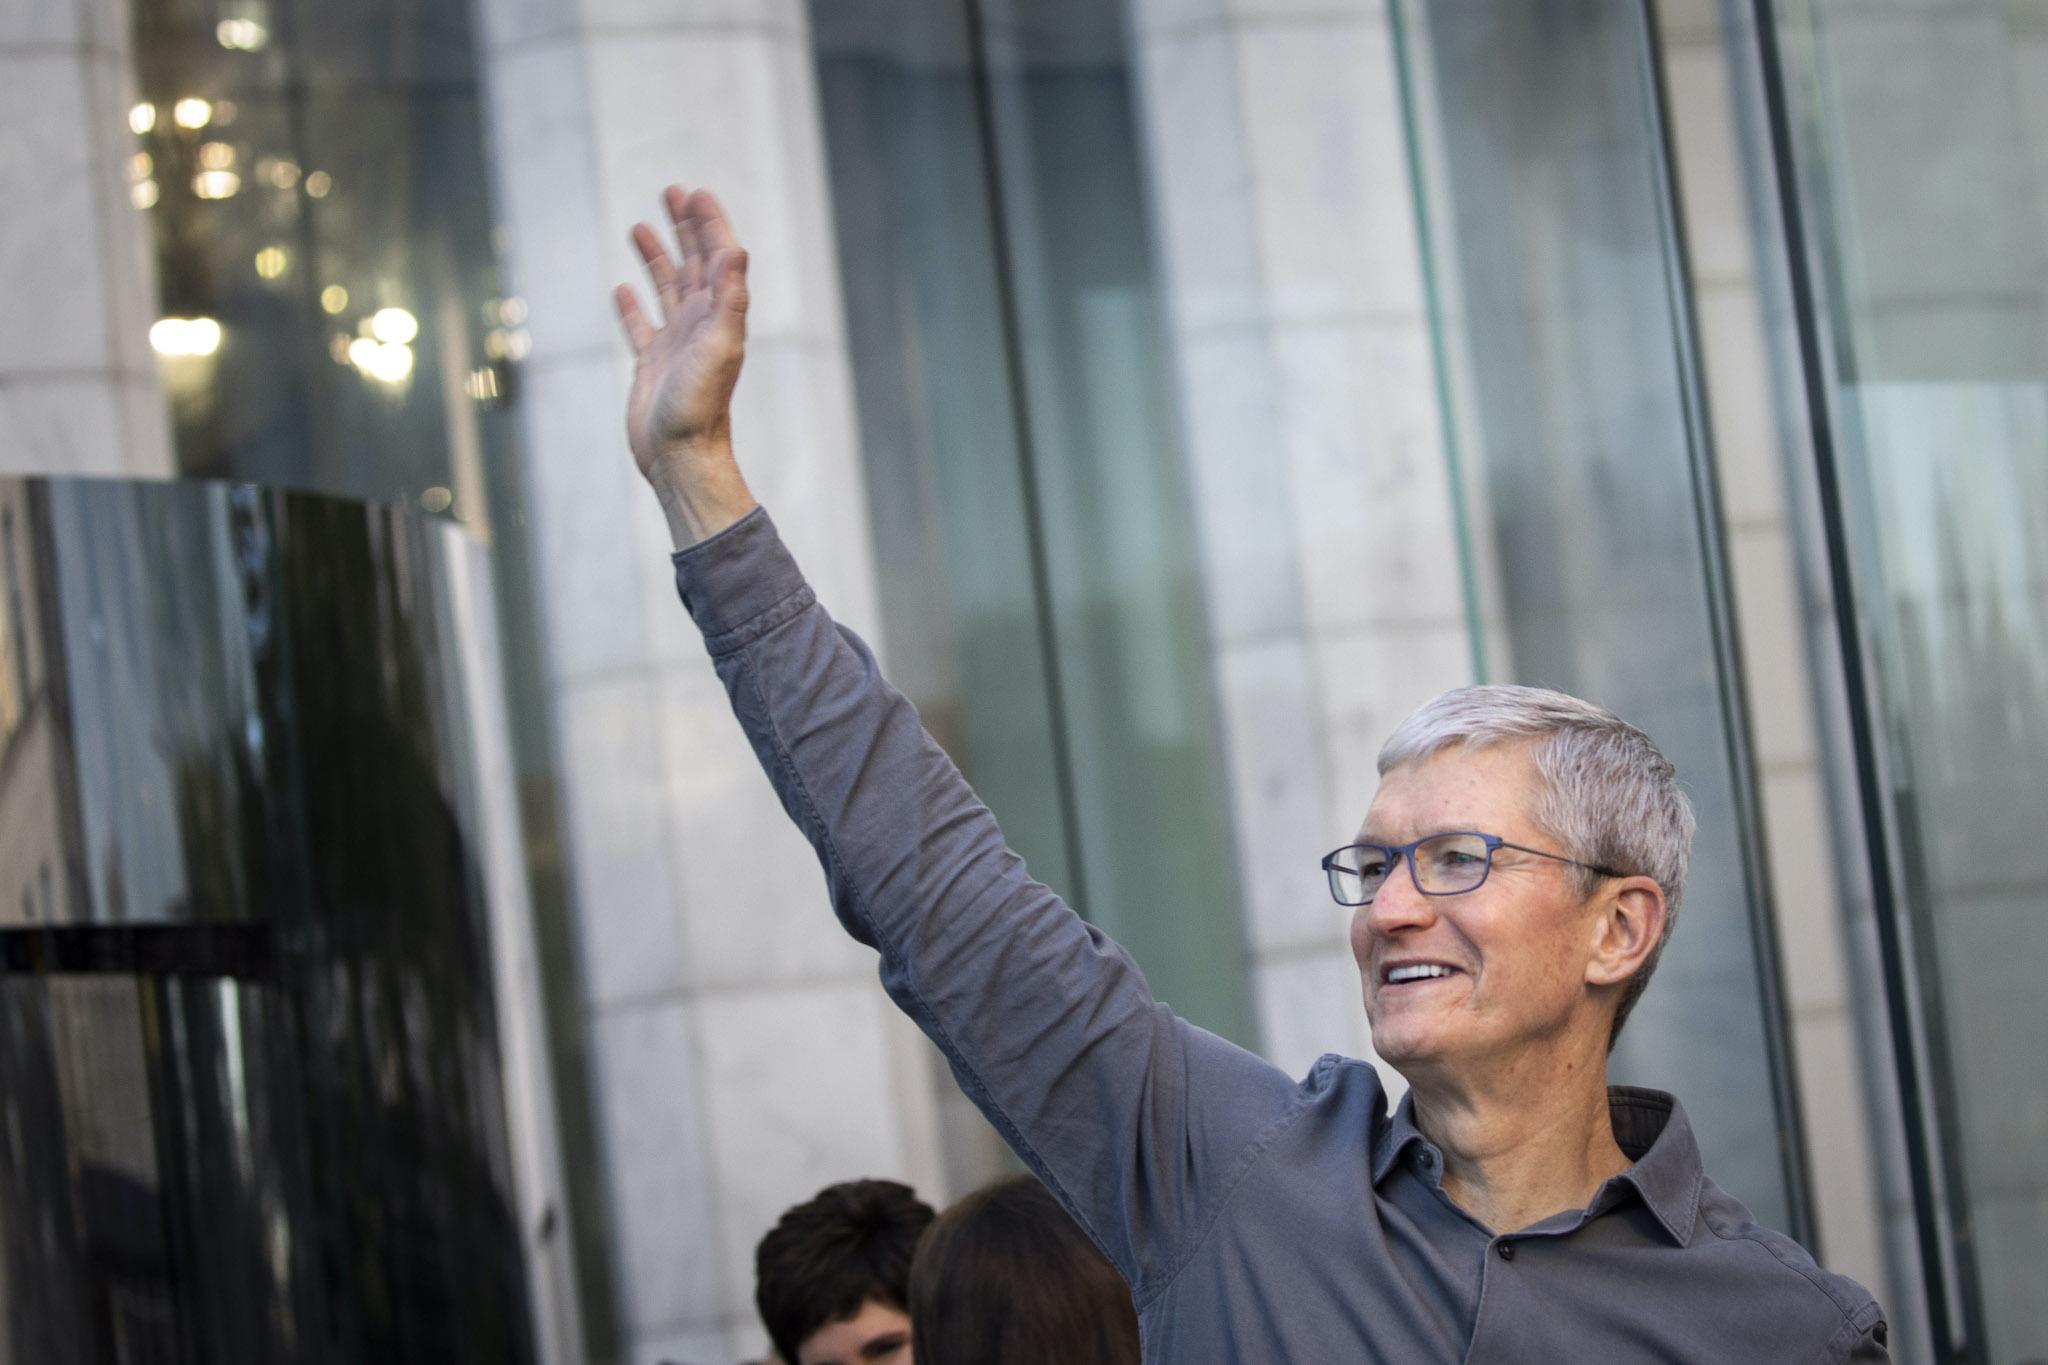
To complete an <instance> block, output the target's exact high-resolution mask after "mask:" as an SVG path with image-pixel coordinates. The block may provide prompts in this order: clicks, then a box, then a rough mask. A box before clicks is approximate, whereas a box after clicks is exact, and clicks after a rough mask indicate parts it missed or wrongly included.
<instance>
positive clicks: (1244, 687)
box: [1216, 636, 1349, 953]
mask: <svg viewBox="0 0 2048 1365" xmlns="http://www.w3.org/2000/svg"><path fill="white" fill-rule="evenodd" d="M1216 678H1217V701H1218V703H1219V705H1220V707H1221V710H1222V717H1223V734H1224V751H1225V755H1226V759H1227V761H1228V764H1229V790H1230V797H1231V810H1232V817H1233V823H1234V827H1235V830H1236V835H1237V845H1238V867H1239V871H1240V876H1241V879H1242V881H1243V884H1244V896H1243V901H1242V905H1243V912H1244V916H1245V920H1246V924H1245V930H1246V935H1247V937H1248V938H1249V939H1250V941H1251V944H1252V949H1253V952H1254V953H1262V952H1265V951H1269V950H1273V949H1278V948H1284V947H1291V946H1300V945H1303V944H1316V943H1324V944H1326V943H1328V942H1330V941H1331V940H1332V939H1333V938H1338V937H1341V936H1342V934H1343V932H1344V925H1345V921H1346V913H1345V911H1344V909H1343V907H1341V906H1339V905H1338V904H1336V902H1335V901H1333V900H1331V899H1330V896H1329V894H1328V892H1327V890H1326V889H1325V878H1324V876H1323V874H1322V871H1321V870H1320V868H1319V867H1318V866H1317V864H1318V862H1319V861H1320V860H1321V858H1322V855H1323V854H1325V853H1327V852H1329V851H1330V850H1331V849H1333V848H1335V847H1336V846H1337V845H1338V844H1340V843H1343V842H1344V841H1345V839H1346V838H1347V837H1348V829H1349V827H1348V826H1346V827H1341V828H1340V825H1341V822H1340V821H1338V820H1336V819H1334V818H1333V817H1332V816H1331V814H1330V812H1329V810H1328V809H1327V808H1326V807H1325V806H1324V804H1323V797H1324V792H1325V790H1326V787H1327V779H1326V777H1325V774H1324V771H1323V769H1324V764H1325V763H1326V762H1327V761H1328V755H1326V754H1325V753H1324V751H1323V745H1322V742H1321V740H1322V735H1321V732H1320V730H1319V727H1318V725H1317V716H1316V712H1317V708H1316V695H1315V677H1314V672H1313V669H1312V667H1311V661H1310V654H1309V649H1308V646H1307V644H1306V643H1305V642H1304V641H1303V640H1301V639H1300V638H1299V637H1291V636H1274V637H1271V638H1268V639H1265V640H1260V641H1256V642H1247V643H1244V644H1238V645H1233V646H1230V647H1228V648H1226V649H1224V650H1223V651H1221V652H1220V653H1219V654H1218V655H1217V659H1216Z"/></svg>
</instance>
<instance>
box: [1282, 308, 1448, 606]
mask: <svg viewBox="0 0 2048 1365" xmlns="http://www.w3.org/2000/svg"><path fill="white" fill-rule="evenodd" d="M1275 354H1276V359H1277V362H1278V365H1279V368H1280V373H1281V394H1282V412H1283V414H1284V415H1283V418H1282V422H1283V425H1284V428H1285V430H1286V433H1287V448H1288V454H1289V460H1288V464H1289V471H1290V478H1291V480H1292V492H1293V494H1294V499H1295V523H1296V526H1297V527H1298V528H1299V531H1298V534H1299V535H1300V547H1301V549H1300V554H1301V571H1302V581H1303V585H1304V596H1305V599H1306V603H1307V614H1308V618H1309V620H1310V622H1311V623H1312V624H1313V625H1314V626H1316V627H1318V628H1320V629H1329V630H1341V629H1348V628H1352V627H1356V626H1358V625H1361V624H1364V623H1367V622H1373V621H1404V622H1421V621H1429V622H1444V621H1461V620H1462V618H1463V615H1464V595H1463V586H1462V578H1461V569H1460V565H1459V559H1458V542H1457V532H1456V526H1455V522H1454V520H1453V516H1452V507H1451V501H1450V489H1449V484H1448V480H1447V477H1446V467H1445V464H1444V455H1443V442H1442V435H1441V427H1440V423H1439V418H1438V415H1437V410H1436V404H1435V394H1436V388H1435V384H1434V382H1433V375H1434V366H1433V362H1432V360H1431V356H1430V350H1429V337H1428V332H1427V330H1426V328H1425V326H1424V325H1423V324H1422V323H1421V322H1419V321H1397V322H1354V323H1329V324H1322V325H1316V326H1307V325H1292V326H1288V327H1286V328H1284V329H1283V330H1282V331H1281V333H1280V335H1279V336H1278V338H1277V339H1276V345H1275Z"/></svg>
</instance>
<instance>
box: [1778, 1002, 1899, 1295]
mask: <svg viewBox="0 0 2048 1365" xmlns="http://www.w3.org/2000/svg"><path fill="white" fill-rule="evenodd" d="M1792 1046H1793V1050H1794V1064H1795V1065H1796V1066H1797V1067H1798V1070H1799V1085H1800V1093H1801V1100H1802V1103H1803V1104H1804V1105H1805V1107H1806V1109H1807V1110H1808V1111H1809V1112H1811V1113H1812V1114H1813V1115H1814V1116H1815V1117H1816V1118H1817V1119H1818V1120H1820V1124H1819V1126H1818V1127H1817V1128H1814V1129H1811V1130H1810V1131H1809V1132H1808V1135H1807V1137H1808V1142H1807V1146H1808V1149H1809V1156H1808V1163H1807V1175H1808V1179H1809V1181H1810V1182H1811V1184H1812V1194H1813V1206H1814V1213H1815V1217H1816V1220H1817V1221H1818V1223H1819V1227H1820V1254H1821V1257H1822V1258H1823V1264H1825V1265H1826V1266H1827V1268H1828V1269H1830V1270H1832V1271H1835V1272H1836V1273H1838V1274H1842V1275H1847V1276H1849V1277H1850V1278H1851V1279H1854V1280H1856V1281H1857V1282H1858V1283H1859V1284H1862V1285H1864V1286H1866V1287H1868V1288H1871V1289H1872V1290H1873V1292H1875V1291H1876V1290H1878V1289H1881V1288H1882V1287H1883V1285H1884V1283H1885V1281H1886V1278H1887V1271H1886V1266H1885V1259H1884V1252H1883V1245H1882V1240H1881V1239H1882V1233H1881V1231H1880V1228H1879V1210H1878V1202H1877V1171H1876V1167H1875V1164H1874V1162H1873V1161H1872V1158H1871V1133H1870V1130H1869V1129H1868V1128H1867V1127H1866V1126H1865V1125H1863V1124H1859V1123H1844V1122H1840V1121H1838V1120H1837V1121H1830V1120H1831V1116H1833V1115H1853V1114H1856V1113H1858V1112H1860V1111H1861V1109H1862V1107H1863V1078H1862V1074H1861V1061H1860V1058H1859V1057H1858V1056H1857V1044H1856V1035H1855V1024H1854V1022H1853V1020H1851V1018H1850V1017H1849V1015H1848V1014H1847V1013H1846V1012H1844V1011H1842V1010H1827V1011H1819V1012H1812V1013H1807V1014H1805V1015H1803V1016H1802V1017H1801V1018H1800V1020H1799V1023H1798V1026H1797V1027H1796V1028H1795V1029H1794V1030H1793V1034H1792Z"/></svg>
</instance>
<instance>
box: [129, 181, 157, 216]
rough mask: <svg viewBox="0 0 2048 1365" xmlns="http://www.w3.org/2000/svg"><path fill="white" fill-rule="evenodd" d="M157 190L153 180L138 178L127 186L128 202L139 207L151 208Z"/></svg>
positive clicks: (154, 201) (153, 206) (154, 202)
mask: <svg viewBox="0 0 2048 1365" xmlns="http://www.w3.org/2000/svg"><path fill="white" fill-rule="evenodd" d="M158 193H159V191H158V190H157V187H156V181H154V180H138V181H136V182H135V183H134V184H132V185H130V186H129V187H128V202H129V203H131V204H133V205H135V207H136V208H139V209H153V208H155V207H156V201H157V196H158Z"/></svg>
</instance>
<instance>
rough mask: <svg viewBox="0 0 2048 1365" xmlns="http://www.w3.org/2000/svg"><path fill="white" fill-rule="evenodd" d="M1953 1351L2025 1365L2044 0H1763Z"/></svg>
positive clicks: (2040, 1183) (2042, 1310)
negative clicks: (1891, 869) (1913, 1039)
mask: <svg viewBox="0 0 2048 1365" xmlns="http://www.w3.org/2000/svg"><path fill="white" fill-rule="evenodd" d="M1777 15H1778V21H1779V23H1778V27H1779V33H1780V37H1781V42H1782V50H1783V52H1784V57H1785V83H1786V92H1785V93H1786V95H1787V98H1788V99H1789V100H1790V101H1791V104H1792V112H1793V118H1792V120H1791V123H1792V127H1793V128H1794V129H1795V130H1796V132H1797V136H1798V139H1799V140H1798V142H1797V144H1796V146H1795V148H1794V151H1795V153H1796V161H1797V167H1798V170H1799V173H1800V192H1801V197H1802V201H1803V202H1802V205H1801V207H1802V209H1803V211H1804V214H1805V217H1806V221H1807V223H1808V225H1809V230H1810V231H1809V236H1810V245H1811V248H1812V250H1813V251H1814V252H1815V255H1816V260H1817V261H1818V264H1819V268H1820V273H1821V294H1822V297H1823V300H1824V307H1825V309H1826V312H1825V315H1824V316H1822V317H1820V318H1818V319H1815V320H1814V322H1815V323H1816V325H1817V326H1818V327H1819V328H1820V329H1821V330H1822V332H1823V333H1824V334H1825V337H1826V339H1827V341H1828V342H1829V359H1830V360H1831V362H1832V364H1831V366H1830V368H1829V372H1828V373H1827V374H1826V376H1825V382H1826V390H1825V392H1824V393H1822V394H1820V395H1817V396H1816V399H1817V401H1824V402H1826V403H1827V404H1828V405H1829V409H1830V413H1831V415H1832V417H1833V419H1834V423H1833V425H1834V429H1835V433H1836V441H1837V450H1836V457H1837V462H1838V465H1839V470H1840V476H1841V481H1842V485H1843V489H1842V491H1843V505H1844V515H1845V519H1846V522H1847V525H1846V526H1845V527H1844V530H1845V531H1846V533H1847V539H1848V544H1849V548H1850V550H1851V561H1852V562H1851V568H1852V573H1853V580H1854V581H1853V584H1852V585H1848V586H1849V587H1850V588H1851V590H1852V591H1853V595H1854V597H1853V600H1854V606H1855V612H1856V616H1857V620H1858V622H1859V624H1860V626H1861V629H1862V631H1863V635H1864V639H1865V641H1866V643H1867V646H1868V650H1869V655H1870V659H1871V662H1872V664H1873V665H1874V667H1875V673H1876V676H1875V679H1874V682H1873V685H1872V691H1873V694H1874V695H1873V701H1874V702H1875V715H1874V718H1873V724H1874V725H1875V726H1876V728H1877V731H1878V733H1876V734H1875V735H1873V736H1871V737H1870V738H1871V739H1872V740H1874V741H1875V743H1876V745H1877V747H1878V751H1879V753H1880V755H1881V759H1882V763H1881V767H1882V770H1883V772H1884V773H1885V775H1886V777H1887V779H1888V783H1889V789H1888V791H1887V792H1886V797H1887V799H1888V801H1889V809H1888V810H1887V812H1886V817H1887V819H1888V820H1889V821H1890V822H1891V824H1892V827H1893V832H1894V836H1895V838H1896V840H1897V844H1896V853H1897V856H1898V859H1899V863H1900V871H1901V872H1902V874H1903V878H1902V886H1901V894H1900V901H1901V909H1902V911H1903V913H1904V914H1905V916H1906V917H1907V924H1906V932H1905V936H1904V938H1905V942H1906V944H1907V951H1908V952H1909V954H1910V957H1911V963H1910V966H1911V970H1912V977H1913V980H1914V981H1915V983H1916V984H1917V986H1918V988H1919V991H1920V996H1919V1000H1918V1002H1917V1003H1918V1005H1919V1006H1920V1009H1921V1012H1922V1018H1923V1021H1924V1023H1925V1025H1926V1030H1927V1032H1926V1037H1925V1039H1924V1041H1925V1044H1926V1052H1927V1056H1928V1058H1929V1061H1930V1064H1931V1067H1930V1069H1931V1074H1930V1076H1929V1078H1928V1079H1929V1083H1930V1086H1931V1088H1932V1090H1933V1095H1932V1097H1931V1099H1930V1108H1931V1110H1932V1114H1933V1117H1934V1118H1935V1121H1936V1122H1937V1123H1938V1124H1939V1127H1940V1131H1941V1135H1942V1138H1943V1143H1944V1146H1945V1148H1946V1150H1945V1152H1944V1154H1943V1155H1944V1156H1945V1158H1946V1159H1945V1162H1944V1171H1943V1174H1944V1175H1945V1176H1946V1178H1947V1182H1948V1196H1949V1214H1950V1217H1951V1218H1952V1220H1953V1226H1952V1227H1951V1228H1950V1229H1949V1237H1948V1239H1947V1240H1948V1243H1949V1245H1950V1246H1951V1247H1952V1249H1953V1251H1954V1254H1955V1256H1956V1258H1957V1265H1956V1269H1957V1270H1958V1271H1959V1272H1960V1277H1961V1285H1962V1288H1963V1290H1964V1318H1965V1322H1964V1324H1963V1325H1964V1327H1965V1329H1966V1331H1967V1332H1968V1334H1969V1336H1970V1338H1971V1350H1970V1355H1971V1358H1972V1359H1981V1360H2019V1359H2026V1358H2032V1357H2035V1356H2040V1355H2042V1354H2044V1353H2048V1299H2044V1298H2043V1296H2042V1295H2041V1294H2040V1292H2039V1286H2040V1285H2041V1283H2042V1282H2043V1280H2044V1278H2048V1163H2044V1160H2043V1155H2042V1154H2043V1153H2044V1152H2048V1107H2044V1106H2043V1105H2042V1104H2041V1102H2040V1100H2039V1096H2040V1095H2041V1094H2042V1093H2044V1092H2048V1007H2044V1005H2043V1004H2042V997H2041V992H2040V990H2039V988H2038V985H2037V983H2036V981H2035V976H2036V968H2037V966H2038V964H2040V963H2041V962H2043V961H2048V843H2044V841H2043V840H2042V839H2041V837H2040V832H2039V824H2040V821H2039V819H2038V814H2037V813H2038V809H2039V804H2040V802H2039V790H2040V785H2041V773H2042V772H2043V771H2044V769H2048V550H2044V548H2043V542H2042V537H2041V531H2042V528H2043V527H2044V526H2048V2H2044V0H1956V2H1955V3H1949V4H1942V5H1915V6H1881V7H1870V6H1862V5H1855V4H1849V3H1835V2H1834V0H1826V2H1824V3H1812V2H1810V0H1800V2H1799V3H1787V4H1781V5H1780V6H1778V7H1777Z"/></svg>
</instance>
